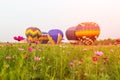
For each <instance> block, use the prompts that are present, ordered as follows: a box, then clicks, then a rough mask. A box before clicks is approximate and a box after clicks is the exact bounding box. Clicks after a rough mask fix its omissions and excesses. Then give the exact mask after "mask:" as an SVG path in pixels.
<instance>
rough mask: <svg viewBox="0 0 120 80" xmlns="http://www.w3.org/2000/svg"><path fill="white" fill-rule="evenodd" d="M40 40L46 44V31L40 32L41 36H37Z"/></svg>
mask: <svg viewBox="0 0 120 80" xmlns="http://www.w3.org/2000/svg"><path fill="white" fill-rule="evenodd" d="M39 40H40V41H41V44H47V43H48V41H49V39H48V33H47V32H42V36H41V37H40V38H39Z"/></svg>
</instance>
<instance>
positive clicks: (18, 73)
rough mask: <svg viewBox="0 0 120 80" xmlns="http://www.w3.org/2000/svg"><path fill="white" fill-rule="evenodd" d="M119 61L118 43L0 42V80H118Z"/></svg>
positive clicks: (119, 72) (119, 77) (119, 49)
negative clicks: (90, 44)
mask: <svg viewBox="0 0 120 80" xmlns="http://www.w3.org/2000/svg"><path fill="white" fill-rule="evenodd" d="M96 51H97V54H96ZM99 52H101V53H102V55H98V54H100V53H99ZM119 65H120V46H119V45H116V46H80V45H71V44H61V45H50V44H31V45H29V44H27V43H26V44H18V43H17V44H15V43H14V44H10V43H7V44H0V80H119V79H120V76H119V74H120V67H119Z"/></svg>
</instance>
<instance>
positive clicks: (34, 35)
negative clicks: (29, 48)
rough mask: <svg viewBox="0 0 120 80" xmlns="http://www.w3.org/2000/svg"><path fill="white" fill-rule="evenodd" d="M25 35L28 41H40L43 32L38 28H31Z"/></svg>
mask: <svg viewBox="0 0 120 80" xmlns="http://www.w3.org/2000/svg"><path fill="white" fill-rule="evenodd" d="M25 35H26V37H27V40H28V41H30V42H34V41H39V38H40V37H41V31H40V29H39V28H37V27H29V28H27V29H26V31H25Z"/></svg>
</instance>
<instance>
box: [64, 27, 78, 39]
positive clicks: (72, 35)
mask: <svg viewBox="0 0 120 80" xmlns="http://www.w3.org/2000/svg"><path fill="white" fill-rule="evenodd" d="M75 31H76V27H70V28H68V29H67V30H66V37H67V39H68V40H77V37H76V36H75Z"/></svg>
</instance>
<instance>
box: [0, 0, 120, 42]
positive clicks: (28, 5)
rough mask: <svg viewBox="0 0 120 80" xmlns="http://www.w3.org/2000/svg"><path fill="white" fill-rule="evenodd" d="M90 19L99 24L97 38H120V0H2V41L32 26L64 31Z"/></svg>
mask: <svg viewBox="0 0 120 80" xmlns="http://www.w3.org/2000/svg"><path fill="white" fill-rule="evenodd" d="M87 21H90V22H96V23H97V24H98V25H99V26H100V29H101V33H100V36H99V38H98V39H106V38H120V0H0V28H1V29H0V41H14V40H13V36H18V35H21V36H24V37H25V30H26V28H28V27H30V26H35V27H38V28H39V29H40V30H41V31H46V32H48V31H49V30H50V29H61V30H62V31H63V32H64V33H65V31H66V29H68V28H69V27H72V26H76V25H77V24H79V23H81V22H87ZM64 39H66V37H65V35H64Z"/></svg>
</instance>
